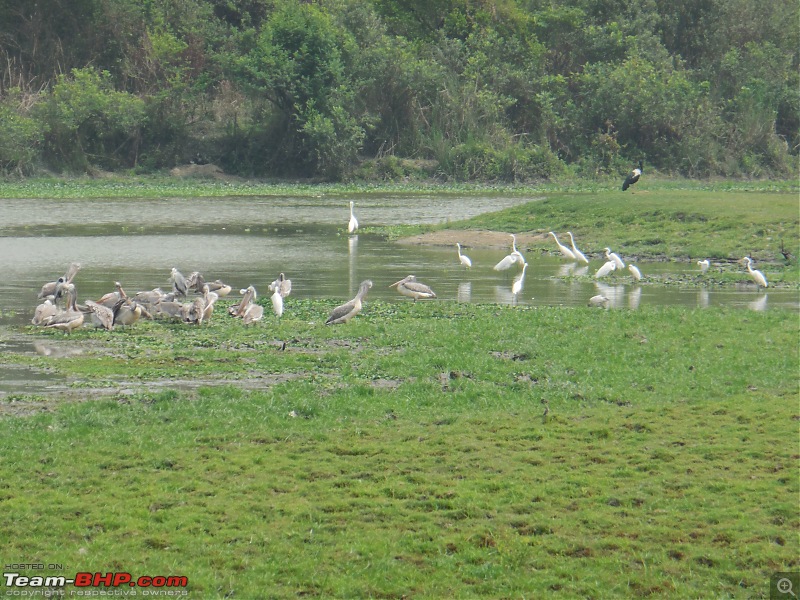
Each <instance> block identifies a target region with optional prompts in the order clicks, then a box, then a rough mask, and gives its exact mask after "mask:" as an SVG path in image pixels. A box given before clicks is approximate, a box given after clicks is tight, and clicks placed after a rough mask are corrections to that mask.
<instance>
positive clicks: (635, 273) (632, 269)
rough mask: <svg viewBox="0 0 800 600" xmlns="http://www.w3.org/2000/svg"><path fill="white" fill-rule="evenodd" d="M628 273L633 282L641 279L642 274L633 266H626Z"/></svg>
mask: <svg viewBox="0 0 800 600" xmlns="http://www.w3.org/2000/svg"><path fill="white" fill-rule="evenodd" d="M628 271H630V272H631V277H633V280H634V281H640V280H641V279H642V272H641V271H640V270H639V269H638V267H635V266H633V265H628Z"/></svg>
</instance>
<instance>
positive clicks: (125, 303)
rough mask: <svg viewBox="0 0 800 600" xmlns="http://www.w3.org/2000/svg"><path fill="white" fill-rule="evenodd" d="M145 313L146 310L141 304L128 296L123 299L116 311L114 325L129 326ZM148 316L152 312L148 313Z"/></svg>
mask: <svg viewBox="0 0 800 600" xmlns="http://www.w3.org/2000/svg"><path fill="white" fill-rule="evenodd" d="M144 314H145V310H144V308H142V305H141V304H139V303H138V302H136V301H135V300H131V299H130V298H126V299H125V300H122V301H121V304H120V306H119V307H118V308H117V309H115V311H114V325H121V326H122V327H129V326H130V325H133V324H134V323H136V321H138V320H139V318H140V317H141V316H142V315H144ZM147 316H148V317H150V316H151V315H150V313H147Z"/></svg>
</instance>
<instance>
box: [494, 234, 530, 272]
mask: <svg viewBox="0 0 800 600" xmlns="http://www.w3.org/2000/svg"><path fill="white" fill-rule="evenodd" d="M510 235H511V254H509V255H508V256H506V257H505V258H504V259H503V260H501V261H500V262H499V263H497V264H496V265H495V266H494V270H495V271H507V270H508V269H510V268H511V265H513V264H515V263H518V262H521V263H524V262H525V258H523V256H522V253H521V252H520V251H519V250H517V236H515V235H514V234H513V233H512V234H510Z"/></svg>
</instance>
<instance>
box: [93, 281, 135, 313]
mask: <svg viewBox="0 0 800 600" xmlns="http://www.w3.org/2000/svg"><path fill="white" fill-rule="evenodd" d="M114 287H116V288H117V289H116V290H115V291H113V292H108V293H107V294H103V295H102V296H101V297H100V299H99V300H97V303H98V304H102V305H103V306H105V307H107V308H113V307H114V305H115V304H116V303H117V302H119V301H120V300H123V299H125V298H127V297H128V294H126V293H125V290H123V289H122V284H121V283H120V282H119V281H115V282H114Z"/></svg>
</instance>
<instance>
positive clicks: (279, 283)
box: [269, 273, 292, 298]
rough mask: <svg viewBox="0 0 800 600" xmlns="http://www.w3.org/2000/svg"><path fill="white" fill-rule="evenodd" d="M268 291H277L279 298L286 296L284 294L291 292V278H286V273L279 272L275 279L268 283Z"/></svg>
mask: <svg viewBox="0 0 800 600" xmlns="http://www.w3.org/2000/svg"><path fill="white" fill-rule="evenodd" d="M269 291H270V292H276V291H277V292H278V293H279V294H280V295H281V298H286V296H288V295H289V294H291V293H292V280H291V279H286V275H284V274H283V273H281V274H280V275H278V278H277V279H276V280H275V281H273V282H272V283H270V284H269Z"/></svg>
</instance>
